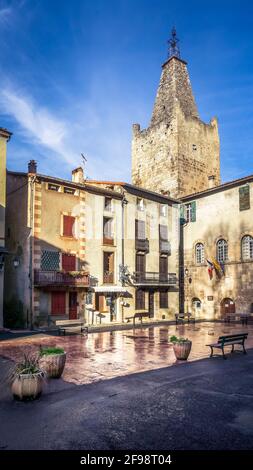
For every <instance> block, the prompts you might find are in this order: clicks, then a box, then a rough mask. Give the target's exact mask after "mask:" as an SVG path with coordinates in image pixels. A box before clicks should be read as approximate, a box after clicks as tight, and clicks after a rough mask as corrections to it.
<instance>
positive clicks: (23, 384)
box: [11, 372, 44, 400]
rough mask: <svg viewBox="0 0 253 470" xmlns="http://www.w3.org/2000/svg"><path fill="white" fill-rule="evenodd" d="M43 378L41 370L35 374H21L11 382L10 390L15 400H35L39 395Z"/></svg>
mask: <svg viewBox="0 0 253 470" xmlns="http://www.w3.org/2000/svg"><path fill="white" fill-rule="evenodd" d="M43 381H44V378H43V377H42V376H41V372H38V373H37V374H21V375H19V376H17V377H16V378H15V379H14V380H13V382H12V384H11V391H12V394H13V396H14V398H16V399H17V400H35V399H36V398H38V397H39V396H40V395H41V392H42V388H43Z"/></svg>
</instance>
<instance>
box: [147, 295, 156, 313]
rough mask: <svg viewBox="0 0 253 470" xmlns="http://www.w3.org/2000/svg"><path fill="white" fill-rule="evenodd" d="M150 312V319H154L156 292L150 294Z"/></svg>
mask: <svg viewBox="0 0 253 470" xmlns="http://www.w3.org/2000/svg"><path fill="white" fill-rule="evenodd" d="M148 310H149V316H150V318H154V313H155V293H154V291H150V292H149V296H148Z"/></svg>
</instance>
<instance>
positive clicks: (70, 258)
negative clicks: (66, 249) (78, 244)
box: [62, 253, 76, 271]
mask: <svg viewBox="0 0 253 470" xmlns="http://www.w3.org/2000/svg"><path fill="white" fill-rule="evenodd" d="M62 269H64V271H75V270H76V257H75V255H68V254H66V253H62Z"/></svg>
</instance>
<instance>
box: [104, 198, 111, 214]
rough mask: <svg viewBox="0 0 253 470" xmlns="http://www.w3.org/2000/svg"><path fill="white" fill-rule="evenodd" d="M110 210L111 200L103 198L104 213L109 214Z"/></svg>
mask: <svg viewBox="0 0 253 470" xmlns="http://www.w3.org/2000/svg"><path fill="white" fill-rule="evenodd" d="M111 210H112V198H111V197H105V211H108V212H111Z"/></svg>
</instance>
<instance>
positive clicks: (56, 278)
mask: <svg viewBox="0 0 253 470" xmlns="http://www.w3.org/2000/svg"><path fill="white" fill-rule="evenodd" d="M34 285H35V286H37V287H55V286H58V287H61V286H62V287H90V286H91V285H94V279H93V278H91V277H90V275H89V274H84V273H82V272H80V273H75V275H71V274H70V273H66V272H59V271H40V270H35V271H34Z"/></svg>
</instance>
